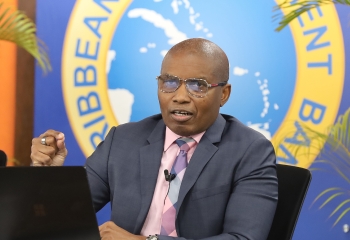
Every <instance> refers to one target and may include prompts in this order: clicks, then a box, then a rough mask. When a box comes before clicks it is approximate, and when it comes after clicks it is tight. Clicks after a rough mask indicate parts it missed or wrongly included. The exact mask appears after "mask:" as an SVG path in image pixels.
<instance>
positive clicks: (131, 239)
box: [99, 221, 146, 240]
mask: <svg viewBox="0 0 350 240" xmlns="http://www.w3.org/2000/svg"><path fill="white" fill-rule="evenodd" d="M99 229H100V236H101V239H102V240H145V239H146V237H144V236H138V235H133V234H131V233H129V232H128V231H125V230H124V229H122V228H121V227H118V226H117V225H115V223H114V222H112V221H109V222H105V223H104V224H102V225H101V226H100V227H99Z"/></svg>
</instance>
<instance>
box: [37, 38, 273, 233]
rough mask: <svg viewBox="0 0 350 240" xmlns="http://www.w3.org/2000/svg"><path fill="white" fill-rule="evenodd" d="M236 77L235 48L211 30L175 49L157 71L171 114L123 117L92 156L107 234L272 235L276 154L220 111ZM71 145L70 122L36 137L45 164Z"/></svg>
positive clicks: (92, 178)
mask: <svg viewBox="0 0 350 240" xmlns="http://www.w3.org/2000/svg"><path fill="white" fill-rule="evenodd" d="M228 78H229V63H228V59H227V56H226V54H225V53H224V52H223V51H222V49H221V48H219V47H218V46H217V45H215V44H214V43H212V42H210V41H208V40H204V39H189V40H186V41H183V42H180V43H179V44H177V45H175V46H174V47H172V48H171V49H170V50H169V52H168V53H167V55H166V56H165V57H164V60H163V63H162V68H161V73H160V76H159V77H157V80H158V88H159V90H158V99H159V104H160V109H161V115H155V116H151V117H149V118H146V119H144V120H142V121H140V122H136V123H127V124H124V125H119V126H118V127H113V128H112V129H111V130H110V132H109V133H108V135H107V136H106V139H105V141H104V142H102V143H101V144H100V145H99V146H98V147H97V149H96V150H95V152H94V153H93V154H92V155H91V156H90V157H89V158H88V159H87V161H86V170H87V173H88V178H89V183H90V187H91V192H92V197H93V202H94V207H95V210H96V211H98V210H100V209H101V208H102V207H103V206H104V205H105V204H106V203H107V202H109V201H110V202H111V206H112V215H111V222H107V223H105V224H103V225H102V226H100V234H101V237H102V239H146V237H145V236H148V235H152V236H149V237H148V238H147V239H152V240H153V239H164V240H166V239H211V240H226V239H266V238H267V235H268V232H269V230H270V226H271V223H272V219H273V216H274V212H275V208H276V205H277V177H276V167H275V161H276V159H275V154H274V150H273V147H272V145H271V143H270V142H269V141H268V140H266V139H265V137H263V136H262V135H261V134H260V133H258V132H255V131H254V130H252V129H250V128H248V127H246V126H244V125H243V124H242V123H240V122H239V121H238V120H237V119H235V118H234V117H231V116H228V115H221V114H219V109H220V107H222V106H223V105H224V104H225V103H226V102H227V100H228V99H229V96H230V93H231V85H230V84H228V83H227V81H228ZM145 84H146V83H145ZM183 137H186V138H183ZM183 146H186V149H185V150H184V148H183ZM66 155H67V149H66V148H65V145H64V135H63V134H62V133H60V132H56V131H54V130H49V131H47V132H45V133H44V134H42V135H40V136H39V137H38V138H34V139H33V145H32V155H31V158H32V161H33V165H35V166H42V165H45V166H46V165H50V166H53V165H62V164H63V162H64V159H65V157H66ZM180 162H181V163H180ZM180 165H181V166H180ZM186 166H187V167H186ZM156 234H157V235H159V234H160V235H159V236H157V235H156Z"/></svg>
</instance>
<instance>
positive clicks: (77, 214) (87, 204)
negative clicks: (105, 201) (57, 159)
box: [0, 167, 100, 240]
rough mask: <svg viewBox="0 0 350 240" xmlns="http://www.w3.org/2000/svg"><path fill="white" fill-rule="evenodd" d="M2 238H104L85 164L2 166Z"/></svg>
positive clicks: (53, 239) (0, 181) (0, 190)
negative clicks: (100, 231)
mask: <svg viewBox="0 0 350 240" xmlns="http://www.w3.org/2000/svg"><path fill="white" fill-rule="evenodd" d="M0 239H4V240H6V239H11V240H12V239H15V240H17V239H37V240H41V239H43V240H44V239H50V240H55V239H66V240H73V239H84V240H90V239H100V235H99V231H98V226H97V221H96V215H95V211H94V209H93V205H92V200H91V194H90V189H89V185H88V180H87V176H86V171H85V168H84V167H8V168H0Z"/></svg>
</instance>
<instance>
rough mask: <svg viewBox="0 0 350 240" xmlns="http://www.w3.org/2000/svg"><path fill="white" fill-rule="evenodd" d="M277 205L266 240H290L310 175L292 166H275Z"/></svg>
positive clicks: (304, 170)
mask: <svg viewBox="0 0 350 240" xmlns="http://www.w3.org/2000/svg"><path fill="white" fill-rule="evenodd" d="M277 177H278V204H277V209H276V213H275V216H274V219H273V222H272V226H271V229H270V233H269V236H268V238H267V239H268V240H290V239H292V236H293V232H294V229H295V226H296V223H297V220H298V217H299V213H300V210H301V207H302V205H303V202H304V198H305V196H306V193H307V190H308V187H309V184H310V182H311V173H310V171H309V170H307V169H304V168H299V167H294V166H287V165H281V164H277Z"/></svg>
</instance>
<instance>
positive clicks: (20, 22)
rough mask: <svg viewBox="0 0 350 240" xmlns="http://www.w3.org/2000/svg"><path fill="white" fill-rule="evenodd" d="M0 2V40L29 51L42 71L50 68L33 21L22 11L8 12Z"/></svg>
mask: <svg viewBox="0 0 350 240" xmlns="http://www.w3.org/2000/svg"><path fill="white" fill-rule="evenodd" d="M2 6H3V3H0V40H5V41H10V42H13V43H15V44H17V45H18V46H20V47H22V48H23V49H25V50H26V51H27V52H29V53H30V54H31V55H32V56H33V57H34V58H35V59H36V60H37V61H38V63H39V66H40V67H41V68H42V69H43V71H44V73H46V72H47V71H50V70H51V64H50V60H49V56H48V54H47V52H46V48H45V45H44V43H43V42H42V41H41V40H40V39H38V38H37V37H36V35H35V33H36V26H35V23H34V22H33V21H32V20H31V19H29V18H28V17H27V16H26V15H25V14H24V13H23V12H21V11H18V10H16V11H15V12H13V13H11V14H10V13H9V10H10V9H9V8H7V9H5V10H3V8H2Z"/></svg>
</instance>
